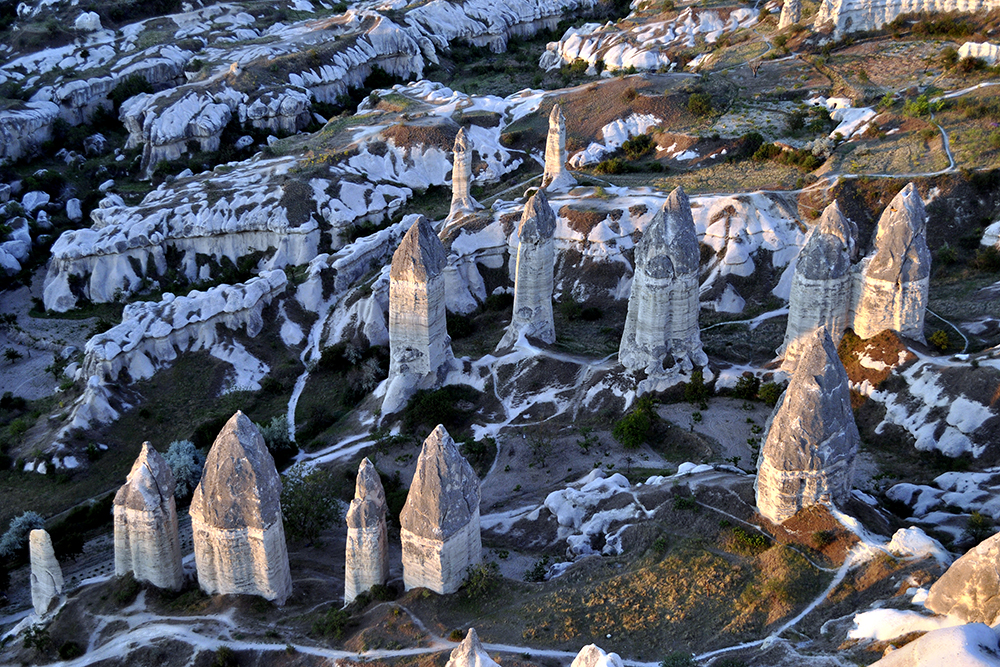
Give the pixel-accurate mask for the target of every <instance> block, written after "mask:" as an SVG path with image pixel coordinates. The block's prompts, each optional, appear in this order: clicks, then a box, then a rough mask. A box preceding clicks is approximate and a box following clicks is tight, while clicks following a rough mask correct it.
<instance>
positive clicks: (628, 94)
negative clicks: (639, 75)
mask: <svg viewBox="0 0 1000 667" xmlns="http://www.w3.org/2000/svg"><path fill="white" fill-rule="evenodd" d="M637 97H639V93H638V92H636V90H635V88H632V87H631V86H629V87H628V88H626V89H625V92H624V93H622V98H621V99H622V102H623V103H625V104H628V103H629V102H631V101H632V100H634V99H635V98H637Z"/></svg>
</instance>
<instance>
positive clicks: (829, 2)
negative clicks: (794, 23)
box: [813, 0, 1000, 36]
mask: <svg viewBox="0 0 1000 667" xmlns="http://www.w3.org/2000/svg"><path fill="white" fill-rule="evenodd" d="M997 8H1000V1H998V0H974V1H973V2H961V1H959V0H823V2H821V3H820V6H819V11H818V12H817V13H816V19H815V21H814V22H813V25H814V26H815V27H816V28H817V29H818V28H826V27H831V26H832V28H833V32H834V35H835V36H840V35H842V34H844V33H848V32H854V31H858V30H877V29H878V28H881V27H882V26H883V25H885V24H886V23H891V22H892V21H893V19H895V18H896V17H897V16H899V15H900V14H911V13H914V14H920V13H923V12H928V13H931V14H935V13H938V12H941V13H945V12H988V11H992V10H994V9H997Z"/></svg>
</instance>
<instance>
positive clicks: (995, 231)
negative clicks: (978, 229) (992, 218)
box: [979, 220, 1000, 250]
mask: <svg viewBox="0 0 1000 667" xmlns="http://www.w3.org/2000/svg"><path fill="white" fill-rule="evenodd" d="M979 243H980V245H984V246H992V247H994V248H996V249H997V250H1000V220H998V221H997V222H994V223H991V224H990V225H989V226H988V227H986V229H984V230H983V238H982V239H981V240H980V241H979Z"/></svg>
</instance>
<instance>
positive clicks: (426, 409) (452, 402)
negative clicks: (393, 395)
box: [403, 384, 480, 435]
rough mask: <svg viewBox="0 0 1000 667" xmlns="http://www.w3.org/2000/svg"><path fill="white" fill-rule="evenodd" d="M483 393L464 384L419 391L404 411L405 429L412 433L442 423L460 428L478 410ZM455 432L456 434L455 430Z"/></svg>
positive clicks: (450, 428)
mask: <svg viewBox="0 0 1000 667" xmlns="http://www.w3.org/2000/svg"><path fill="white" fill-rule="evenodd" d="M479 398H480V393H479V392H478V391H477V390H475V389H473V388H472V387H470V386H468V385H464V384H454V385H446V386H444V387H441V388H440V389H437V390H434V391H429V390H421V391H418V392H417V393H416V394H414V395H413V397H412V398H411V399H410V400H409V402H408V403H407V404H406V408H405V409H404V410H403V424H404V429H405V430H406V431H409V432H411V433H413V432H418V431H421V430H427V431H429V430H430V429H432V428H434V427H435V426H437V425H438V424H443V425H444V427H445V428H447V429H448V430H449V431H451V430H452V429H453V428H457V427H459V426H460V425H461V424H462V423H463V422H464V420H465V419H466V418H467V417H468V416H469V415H470V414H471V413H472V412H473V411H474V410H475V409H476V404H477V403H478V402H479ZM452 435H455V433H454V432H453V433H452Z"/></svg>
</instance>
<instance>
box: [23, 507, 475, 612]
mask: <svg viewBox="0 0 1000 667" xmlns="http://www.w3.org/2000/svg"><path fill="white" fill-rule="evenodd" d="M476 518H477V519H478V514H477V515H476ZM28 554H29V557H30V560H31V604H32V606H33V607H34V608H35V613H36V614H38V615H39V616H42V615H44V614H46V613H48V611H49V609H50V608H51V607H52V601H53V600H55V599H56V598H58V597H59V596H60V595H61V594H62V591H63V575H62V568H61V567H59V561H57V560H56V554H55V552H54V551H53V550H52V538H51V537H49V534H48V533H47V532H45V531H44V530H41V529H37V530H33V531H31V534H30V535H29V536H28Z"/></svg>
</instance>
